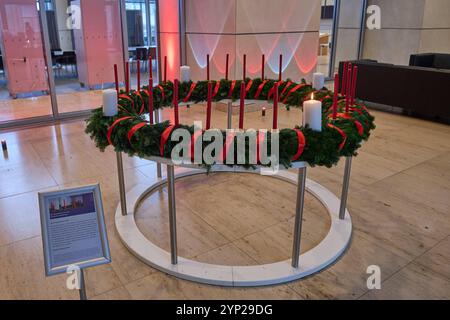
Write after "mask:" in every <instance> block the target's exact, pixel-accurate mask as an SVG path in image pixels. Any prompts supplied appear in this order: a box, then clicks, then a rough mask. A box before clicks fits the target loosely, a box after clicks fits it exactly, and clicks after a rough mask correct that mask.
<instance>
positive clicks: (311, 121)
mask: <svg viewBox="0 0 450 320" xmlns="http://www.w3.org/2000/svg"><path fill="white" fill-rule="evenodd" d="M307 124H308V125H309V127H310V128H311V129H313V130H314V131H319V132H320V131H322V102H320V101H318V100H314V95H312V96H311V100H308V101H305V102H303V126H305V125H307Z"/></svg>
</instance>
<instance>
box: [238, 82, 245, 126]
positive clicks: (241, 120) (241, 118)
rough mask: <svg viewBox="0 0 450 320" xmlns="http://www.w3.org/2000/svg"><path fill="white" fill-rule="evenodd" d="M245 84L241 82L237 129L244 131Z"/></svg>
mask: <svg viewBox="0 0 450 320" xmlns="http://www.w3.org/2000/svg"><path fill="white" fill-rule="evenodd" d="M244 107H245V82H244V81H242V82H241V101H240V104H239V129H244Z"/></svg>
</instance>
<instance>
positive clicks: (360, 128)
mask: <svg viewBox="0 0 450 320" xmlns="http://www.w3.org/2000/svg"><path fill="white" fill-rule="evenodd" d="M331 117H333V115H329V116H328V118H331ZM336 117H338V118H342V119H347V120H353V122H354V123H355V126H356V129H358V133H359V135H360V136H362V135H363V134H364V127H363V126H362V124H361V122H359V121H358V120H355V119H354V118H353V117H352V116H351V115H349V114H348V113H342V112H341V113H338V114H336Z"/></svg>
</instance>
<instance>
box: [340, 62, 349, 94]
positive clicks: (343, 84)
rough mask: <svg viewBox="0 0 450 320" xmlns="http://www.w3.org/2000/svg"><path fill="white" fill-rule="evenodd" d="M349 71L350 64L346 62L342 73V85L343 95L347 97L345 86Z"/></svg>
mask: <svg viewBox="0 0 450 320" xmlns="http://www.w3.org/2000/svg"><path fill="white" fill-rule="evenodd" d="M347 69H348V62H344V69H343V71H342V83H341V94H342V95H345V89H346V88H345V86H346V85H347Z"/></svg>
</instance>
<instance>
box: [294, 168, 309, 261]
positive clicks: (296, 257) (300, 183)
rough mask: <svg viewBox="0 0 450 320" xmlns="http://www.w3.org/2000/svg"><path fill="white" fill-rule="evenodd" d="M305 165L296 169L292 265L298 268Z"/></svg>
mask: <svg viewBox="0 0 450 320" xmlns="http://www.w3.org/2000/svg"><path fill="white" fill-rule="evenodd" d="M305 184H306V167H304V168H300V169H298V184H297V207H296V209H295V227H294V243H293V246H292V267H294V268H298V262H299V257H300V240H301V235H302V218H303V205H304V203H305Z"/></svg>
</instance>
